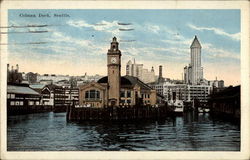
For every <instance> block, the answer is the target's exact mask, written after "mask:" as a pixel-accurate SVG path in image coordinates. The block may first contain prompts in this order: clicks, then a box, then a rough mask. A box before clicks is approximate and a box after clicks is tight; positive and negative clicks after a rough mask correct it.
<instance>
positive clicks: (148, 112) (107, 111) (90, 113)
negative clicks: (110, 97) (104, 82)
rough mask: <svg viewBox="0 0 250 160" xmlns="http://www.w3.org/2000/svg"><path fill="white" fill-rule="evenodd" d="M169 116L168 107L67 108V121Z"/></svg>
mask: <svg viewBox="0 0 250 160" xmlns="http://www.w3.org/2000/svg"><path fill="white" fill-rule="evenodd" d="M167 114H168V110H167V108H166V106H160V107H152V106H142V107H137V106H133V107H132V106H130V107H122V106H119V107H109V108H75V107H74V106H70V107H68V108H67V120H70V121H87V120H93V121H95V120H101V121H107V120H139V119H160V118H165V117H166V116H167Z"/></svg>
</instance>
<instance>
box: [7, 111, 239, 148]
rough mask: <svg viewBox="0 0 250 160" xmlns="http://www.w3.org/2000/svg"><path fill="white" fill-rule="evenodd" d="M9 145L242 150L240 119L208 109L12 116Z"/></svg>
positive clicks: (8, 126) (27, 146)
mask: <svg viewBox="0 0 250 160" xmlns="http://www.w3.org/2000/svg"><path fill="white" fill-rule="evenodd" d="M7 150H8V151H239V150H240V125H239V124H235V123H232V122H228V121H225V120H221V119H215V118H212V117H211V116H210V115H209V114H208V113H199V114H195V113H193V112H189V113H185V114H184V115H183V116H174V117H166V119H164V120H159V121H153V120H149V121H145V120H143V121H137V122H113V123H111V122H82V123H76V122H67V121H66V113H53V112H48V113H36V114H28V115H17V116H9V117H8V121H7Z"/></svg>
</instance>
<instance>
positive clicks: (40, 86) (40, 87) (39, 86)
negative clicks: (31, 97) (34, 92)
mask: <svg viewBox="0 0 250 160" xmlns="http://www.w3.org/2000/svg"><path fill="white" fill-rule="evenodd" d="M45 86H46V85H45V84H31V85H30V88H33V89H43V88H44V87H45Z"/></svg>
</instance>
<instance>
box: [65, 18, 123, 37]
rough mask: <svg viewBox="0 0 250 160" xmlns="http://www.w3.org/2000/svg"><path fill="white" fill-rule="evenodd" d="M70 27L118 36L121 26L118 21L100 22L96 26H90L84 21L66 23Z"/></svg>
mask: <svg viewBox="0 0 250 160" xmlns="http://www.w3.org/2000/svg"><path fill="white" fill-rule="evenodd" d="M66 23H67V24H68V25H70V26H73V27H77V28H89V29H93V30H96V31H102V32H107V33H113V34H118V33H120V32H119V25H118V21H112V22H108V21H104V20H102V21H100V22H98V23H96V24H89V23H87V22H86V21H84V20H75V21H73V20H69V21H67V22H66Z"/></svg>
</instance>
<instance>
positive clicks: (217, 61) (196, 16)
mask: <svg viewBox="0 0 250 160" xmlns="http://www.w3.org/2000/svg"><path fill="white" fill-rule="evenodd" d="M20 13H22V14H24V13H25V14H35V15H38V14H39V13H42V14H47V13H48V14H50V15H53V13H58V14H59V13H67V14H68V15H69V16H70V17H65V18H53V17H50V18H49V17H47V18H46V17H45V18H38V17H35V18H34V17H22V16H21V17H20ZM90 14H91V16H90ZM215 15H216V16H215ZM156 16H157V18H155V17H156ZM166 17H171V18H166ZM204 17H206V18H205V19H204ZM207 19H211V21H209V20H207ZM222 19H223V24H222V23H220V22H221V21H222ZM225 19H229V20H230V21H227V20H225ZM12 25H14V26H24V25H48V26H46V27H33V28H15V27H13V28H10V29H9V32H26V31H28V32H35V31H48V32H45V33H19V34H9V35H8V38H9V41H8V43H9V44H14V43H15V44H18V43H23V45H9V51H8V52H9V55H8V63H10V64H16V63H18V64H19V66H20V70H22V71H24V72H29V71H32V72H38V73H40V74H44V73H48V74H52V73H54V74H62V73H63V74H65V75H67V74H69V75H84V73H85V72H87V73H88V74H89V75H95V74H99V75H107V70H106V67H105V66H106V65H107V64H106V58H105V56H106V54H107V51H108V48H109V44H110V42H111V39H112V37H113V36H116V37H117V38H118V42H119V43H120V47H119V48H120V50H121V52H122V75H125V72H126V71H125V66H126V63H127V61H128V60H130V59H133V58H135V59H136V60H137V62H139V63H142V64H144V66H145V68H147V69H150V68H151V67H152V66H154V68H155V72H156V73H158V66H159V65H162V66H163V77H168V78H171V79H182V74H183V67H184V66H185V65H187V64H189V63H190V48H189V47H190V45H191V43H192V40H193V38H194V36H195V35H197V37H198V39H199V41H200V43H201V46H202V50H201V56H202V60H201V61H202V62H201V63H202V66H203V68H204V78H205V79H207V80H214V79H215V77H218V79H223V80H224V81H225V84H226V85H237V84H240V11H239V10H223V11H222V10H142V11H139V10H122V11H121V10H70V11H69V10H9V26H12ZM20 35H21V36H20ZM31 35H32V36H31ZM35 42H44V43H40V44H34V43H35ZM25 43H29V44H28V45H25ZM31 43H33V44H31ZM97 55H98V56H97ZM41 66H43V67H41ZM60 66H66V67H60ZM218 68H219V69H218ZM31 69H32V70H31ZM228 73H231V74H230V75H229V74H228ZM157 75H158V74H157Z"/></svg>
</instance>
